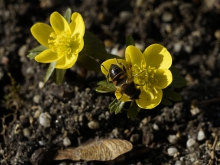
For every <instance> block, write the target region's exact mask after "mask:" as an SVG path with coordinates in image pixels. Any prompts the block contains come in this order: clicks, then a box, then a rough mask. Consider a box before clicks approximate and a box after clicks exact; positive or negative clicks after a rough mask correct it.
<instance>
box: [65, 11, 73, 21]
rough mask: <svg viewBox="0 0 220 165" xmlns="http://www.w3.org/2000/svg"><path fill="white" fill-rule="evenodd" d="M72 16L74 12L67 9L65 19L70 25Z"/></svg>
mask: <svg viewBox="0 0 220 165" xmlns="http://www.w3.org/2000/svg"><path fill="white" fill-rule="evenodd" d="M71 14H72V10H71V9H70V8H67V9H66V12H65V14H64V18H65V19H66V20H67V22H68V23H70V19H71Z"/></svg>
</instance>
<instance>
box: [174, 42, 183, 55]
mask: <svg viewBox="0 0 220 165" xmlns="http://www.w3.org/2000/svg"><path fill="white" fill-rule="evenodd" d="M182 45H183V44H182V43H181V42H176V43H174V45H173V49H174V52H176V53H178V52H180V51H181V49H182Z"/></svg>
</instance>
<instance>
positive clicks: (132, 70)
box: [102, 44, 173, 109]
mask: <svg viewBox="0 0 220 165" xmlns="http://www.w3.org/2000/svg"><path fill="white" fill-rule="evenodd" d="M114 61H116V60H114V59H110V60H107V61H105V62H104V63H102V65H103V66H105V68H106V69H103V67H102V72H103V73H104V74H105V75H108V72H106V70H109V68H110V66H111V64H112V63H120V64H121V65H123V66H124V69H125V70H126V72H127V75H128V77H129V79H130V80H129V81H131V79H132V80H133V81H134V84H135V86H136V88H137V89H140V90H141V92H140V95H139V98H138V99H136V100H135V101H136V103H137V105H138V106H139V107H140V108H143V109H152V108H154V107H156V106H157V105H158V104H159V103H160V102H161V99H162V96H163V91H162V89H164V88H166V87H167V86H168V85H170V84H171V82H172V80H173V77H172V73H171V71H170V70H169V68H170V67H171V64H172V57H171V55H170V53H169V52H168V51H167V49H166V48H165V47H163V46H162V45H159V44H153V45H150V46H149V47H147V48H146V49H145V51H144V52H143V53H142V52H141V51H140V50H139V49H138V48H136V47H135V46H131V45H130V46H128V47H127V48H126V50H125V60H118V62H117V61H116V62H114ZM116 89H117V88H116ZM115 95H116V98H117V99H120V101H131V100H130V99H129V97H128V96H126V95H125V94H123V93H122V92H120V90H118V89H117V90H116V91H115Z"/></svg>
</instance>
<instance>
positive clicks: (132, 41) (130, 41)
mask: <svg viewBox="0 0 220 165" xmlns="http://www.w3.org/2000/svg"><path fill="white" fill-rule="evenodd" d="M129 45H133V46H134V45H135V43H134V39H133V37H132V36H131V35H127V37H126V47H128V46H129Z"/></svg>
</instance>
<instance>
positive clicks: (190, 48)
mask: <svg viewBox="0 0 220 165" xmlns="http://www.w3.org/2000/svg"><path fill="white" fill-rule="evenodd" d="M184 50H185V51H186V53H189V54H190V53H192V51H193V48H192V46H191V45H184Z"/></svg>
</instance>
